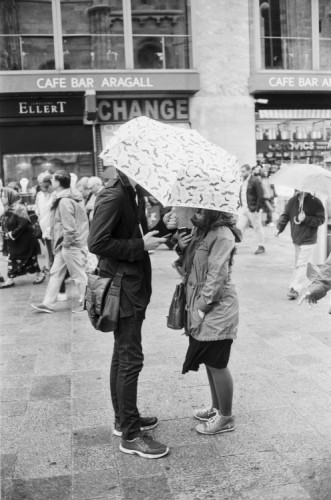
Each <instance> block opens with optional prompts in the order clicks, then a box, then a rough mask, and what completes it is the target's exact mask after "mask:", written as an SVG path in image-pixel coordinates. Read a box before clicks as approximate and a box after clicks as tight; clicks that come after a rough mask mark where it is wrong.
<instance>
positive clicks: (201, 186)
mask: <svg viewBox="0 0 331 500" xmlns="http://www.w3.org/2000/svg"><path fill="white" fill-rule="evenodd" d="M100 156H101V158H102V159H103V160H106V161H107V163H108V164H109V163H110V164H111V165H113V166H114V167H116V168H118V169H119V170H121V171H122V172H123V173H125V174H126V175H128V176H129V177H130V178H132V179H134V180H135V181H136V182H138V184H140V185H141V186H142V187H143V188H145V189H146V190H147V191H148V192H150V193H151V194H152V195H153V196H155V198H157V199H158V200H159V201H160V202H161V203H162V204H163V205H164V206H179V207H194V208H208V209H211V210H222V211H225V212H231V213H236V212H237V208H238V196H239V185H240V173H239V167H238V162H237V160H236V158H235V157H234V156H232V155H230V154H229V153H227V152H226V151H225V150H224V149H222V148H220V147H218V146H216V145H215V144H212V143H211V142H209V141H207V140H206V139H204V138H203V137H202V136H201V135H200V134H199V133H198V132H196V131H195V130H191V129H183V128H179V127H175V126H172V125H166V124H163V123H160V122H158V121H156V120H152V119H150V118H147V117H144V116H142V117H139V118H135V119H133V120H131V121H129V122H127V123H125V124H124V125H122V126H121V127H119V129H118V130H117V131H116V132H115V134H114V136H113V137H112V138H111V139H110V141H109V142H108V144H107V146H106V147H105V148H104V150H103V151H102V153H101V155H100Z"/></svg>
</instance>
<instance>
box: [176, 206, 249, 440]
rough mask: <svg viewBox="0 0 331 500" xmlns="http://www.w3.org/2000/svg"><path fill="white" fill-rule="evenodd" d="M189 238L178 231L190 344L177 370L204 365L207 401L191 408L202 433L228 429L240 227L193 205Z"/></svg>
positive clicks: (231, 425) (228, 216) (231, 420)
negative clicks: (234, 278) (199, 407)
mask: <svg viewBox="0 0 331 500" xmlns="http://www.w3.org/2000/svg"><path fill="white" fill-rule="evenodd" d="M192 222H193V225H194V226H195V229H194V230H193V236H192V238H191V236H184V237H181V236H180V235H179V238H178V246H179V250H180V251H181V252H182V253H183V254H184V260H183V265H182V273H183V276H184V279H185V283H186V308H187V317H186V325H185V330H186V334H187V335H188V336H189V348H188V351H187V354H186V359H185V362H184V365H183V371H182V373H186V372H188V371H189V370H193V371H197V370H198V369H199V366H200V364H205V366H206V370H207V377H208V382H209V386H210V392H211V401H212V402H211V405H210V407H208V408H205V409H202V410H196V411H195V412H194V417H195V418H196V419H198V420H200V421H202V423H201V424H199V425H198V426H197V427H196V430H197V432H199V433H201V434H218V433H221V432H229V431H233V430H234V428H235V420H234V415H233V414H232V398H233V381H232V376H231V373H230V371H229V369H228V367H227V365H228V361H229V357H230V351H231V345H232V341H233V339H234V338H236V336H237V327H238V321H239V307H238V299H237V294H236V290H235V285H234V284H233V282H232V281H231V270H232V264H233V256H234V253H235V243H236V242H240V241H241V238H240V231H239V230H238V229H237V228H236V227H235V223H234V219H233V217H232V215H231V214H229V213H226V212H219V211H213V210H207V209H196V210H195V215H194V216H193V218H192Z"/></svg>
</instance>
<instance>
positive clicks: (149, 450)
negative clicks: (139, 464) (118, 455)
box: [120, 432, 169, 458]
mask: <svg viewBox="0 0 331 500" xmlns="http://www.w3.org/2000/svg"><path fill="white" fill-rule="evenodd" d="M120 450H121V451H123V453H128V454H129V455H139V456H140V457H143V458H161V457H164V456H165V455H167V454H168V453H169V448H168V446H166V445H165V444H162V443H159V442H158V441H154V439H153V438H152V436H148V435H147V434H143V433H142V432H141V433H140V434H139V436H137V437H136V438H134V439H132V440H131V441H128V440H126V439H123V438H122V441H121V444H120Z"/></svg>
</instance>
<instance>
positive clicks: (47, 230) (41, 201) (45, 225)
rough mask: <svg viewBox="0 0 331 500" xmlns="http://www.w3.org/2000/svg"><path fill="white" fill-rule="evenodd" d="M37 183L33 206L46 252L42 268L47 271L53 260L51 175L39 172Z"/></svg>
mask: <svg viewBox="0 0 331 500" xmlns="http://www.w3.org/2000/svg"><path fill="white" fill-rule="evenodd" d="M38 183H39V186H40V191H38V193H37V196H36V203H35V206H36V214H37V217H38V220H39V224H40V228H41V231H42V237H43V240H44V242H45V246H46V250H47V254H48V267H47V268H46V269H44V271H46V272H48V271H49V270H50V268H51V267H52V264H53V260H54V255H53V249H52V239H51V205H52V201H53V196H52V178H51V175H50V174H40V175H39V176H38Z"/></svg>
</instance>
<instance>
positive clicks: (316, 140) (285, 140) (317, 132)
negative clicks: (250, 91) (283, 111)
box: [256, 110, 331, 166]
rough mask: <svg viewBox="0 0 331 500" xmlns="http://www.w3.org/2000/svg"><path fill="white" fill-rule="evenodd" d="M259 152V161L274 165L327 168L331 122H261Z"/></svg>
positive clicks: (258, 133) (258, 129) (313, 120)
mask: <svg viewBox="0 0 331 500" xmlns="http://www.w3.org/2000/svg"><path fill="white" fill-rule="evenodd" d="M297 111H300V110H297ZM302 111H307V110H302ZM301 114H302V113H301ZM256 149H257V159H258V160H259V161H261V162H262V163H268V164H270V165H274V166H278V165H280V164H281V163H314V164H317V165H323V166H327V165H326V160H327V159H328V158H329V157H330V154H331V120H327V119H326V120H325V119H318V118H316V119H307V120H302V119H301V120H300V119H298V120H293V119H292V120H284V119H279V120H275V119H274V120H268V119H266V120H259V119H258V120H257V121H256Z"/></svg>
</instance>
